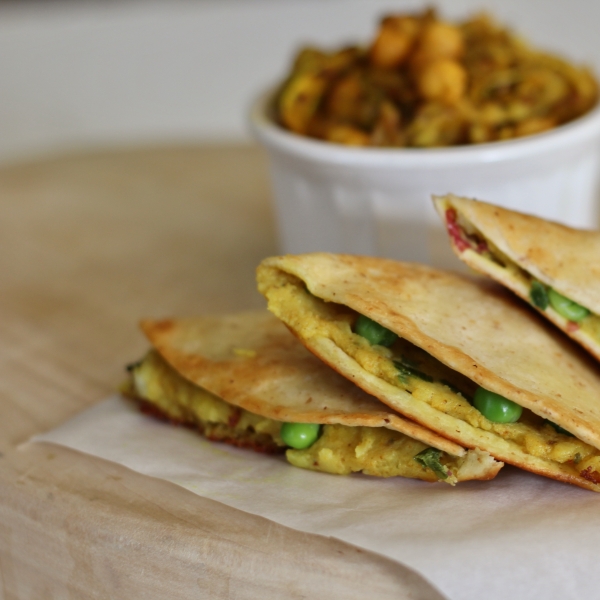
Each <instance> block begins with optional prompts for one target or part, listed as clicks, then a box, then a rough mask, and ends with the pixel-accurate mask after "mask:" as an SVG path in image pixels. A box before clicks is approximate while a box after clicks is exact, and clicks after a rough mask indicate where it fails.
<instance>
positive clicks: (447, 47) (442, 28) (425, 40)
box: [417, 21, 465, 59]
mask: <svg viewBox="0 0 600 600" xmlns="http://www.w3.org/2000/svg"><path fill="white" fill-rule="evenodd" d="M464 51H465V42H464V39H463V35H462V33H461V31H460V29H458V27H455V26H454V25H450V24H449V23H441V22H439V21H433V22H432V23H428V24H427V25H426V26H425V27H424V28H423V31H422V32H421V35H420V36H419V42H418V47H417V54H418V55H420V56H422V57H427V58H429V59H434V58H454V59H458V58H461V57H462V55H463V54H464Z"/></svg>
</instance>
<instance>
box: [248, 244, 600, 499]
mask: <svg viewBox="0 0 600 600" xmlns="http://www.w3.org/2000/svg"><path fill="white" fill-rule="evenodd" d="M286 274H291V275H293V276H295V277H297V278H299V279H300V280H301V281H302V282H303V283H304V284H305V285H306V287H307V288H308V290H309V291H310V292H311V293H312V294H313V295H315V296H317V297H318V298H321V299H323V300H325V301H326V302H335V303H338V304H342V305H345V306H348V307H350V308H352V309H353V310H355V311H357V312H359V313H361V314H364V315H366V316H368V317H370V318H371V319H373V320H375V321H376V322H378V323H380V324H381V325H383V326H384V327H386V328H388V329H390V330H392V331H394V332H396V333H397V334H398V335H400V336H401V337H403V338H405V339H407V340H408V341H410V342H412V343H413V344H415V345H416V346H419V347H420V348H423V349H424V350H425V351H427V352H428V353H429V354H431V355H432V356H434V357H435V358H437V359H438V360H440V361H441V362H442V363H444V364H446V365H447V366H449V367H450V368H452V369H454V370H455V371H458V372H459V373H462V374H463V375H465V376H467V377H468V378H469V379H471V380H472V381H475V382H476V383H477V384H479V385H481V386H482V387H484V388H486V389H489V390H491V391H494V392H496V393H499V394H501V395H503V396H506V397H508V398H510V399H512V400H513V401H515V402H517V403H518V404H520V405H521V406H524V407H526V408H529V409H530V410H532V411H533V412H534V413H536V414H538V415H540V416H542V417H544V418H547V419H549V420H551V421H553V422H554V423H557V424H560V425H561V426H562V427H564V428H565V429H567V430H568V431H571V432H573V433H574V434H576V435H577V436H578V437H579V438H580V439H582V440H584V441H585V442H587V443H589V444H591V445H593V446H595V447H596V448H600V400H599V399H600V373H598V369H597V366H596V365H595V364H593V363H592V362H591V361H590V360H589V358H588V357H587V355H584V353H582V352H580V351H579V349H578V348H576V347H575V346H573V345H572V344H571V343H570V342H568V340H566V339H564V338H563V337H562V336H561V335H560V334H559V333H558V332H556V331H555V330H554V329H552V328H551V327H549V326H547V325H546V324H545V323H544V322H542V321H541V320H540V319H539V318H538V317H537V316H536V315H535V313H533V312H532V311H530V310H528V309H527V307H525V306H523V305H522V304H521V303H520V302H519V301H518V300H516V299H514V297H513V296H511V295H509V294H508V293H507V292H505V291H504V290H502V289H501V288H498V287H495V286H493V285H491V284H488V283H487V282H485V281H482V280H473V279H470V278H467V277H463V276H459V275H455V274H451V273H443V272H440V271H436V270H434V269H431V268H428V267H425V266H422V265H411V264H404V263H398V262H394V261H389V260H384V259H377V258H369V257H358V256H348V255H332V254H326V253H316V254H309V255H301V256H282V257H273V258H269V259H266V260H265V261H263V263H262V264H261V266H259V269H258V283H259V290H260V291H261V292H262V293H263V294H264V295H266V296H267V298H269V295H270V290H272V289H274V288H275V287H277V286H278V285H283V282H284V280H285V278H286V277H287V278H288V280H289V275H286ZM270 308H271V309H272V310H275V311H278V310H279V309H278V307H276V306H272V305H271V303H270ZM276 315H277V316H280V318H284V320H285V322H286V324H287V325H288V326H290V327H291V328H292V330H294V331H296V332H297V331H298V329H297V327H295V326H294V323H293V322H292V321H293V317H292V318H289V315H287V316H286V315H283V314H278V312H276ZM302 341H303V343H304V344H305V345H306V346H307V347H308V348H309V349H310V350H311V351H313V352H314V353H315V354H316V355H317V356H319V357H320V358H322V359H323V360H324V361H325V362H327V363H328V364H330V365H331V366H334V367H335V368H336V369H338V370H339V371H340V372H341V373H342V374H343V375H345V376H346V377H348V378H351V379H352V381H354V382H355V383H356V384H357V385H359V386H361V387H362V388H363V389H365V391H367V392H368V393H371V394H373V395H375V396H376V397H378V398H379V399H380V400H382V401H383V402H385V403H386V404H388V405H389V406H391V407H392V408H394V409H396V410H398V411H399V412H400V413H402V414H404V415H405V416H407V417H409V418H410V419H413V420H415V421H418V422H419V423H421V424H422V425H424V426H425V427H428V428H430V429H432V430H434V431H436V432H438V433H440V434H441V435H444V436H446V437H447V438H449V439H451V440H453V441H455V442H457V443H460V444H462V445H464V446H467V447H470V448H475V447H477V448H481V449H483V450H486V451H488V452H489V453H490V454H492V455H493V456H495V457H496V458H499V459H501V460H504V461H506V462H509V463H511V464H514V465H517V466H519V467H521V468H524V469H527V470H530V471H533V472H536V473H539V474H542V475H546V476H549V477H552V478H555V479H559V480H562V481H568V482H569V483H575V484H577V485H580V486H582V487H586V488H589V489H593V490H595V491H600V486H598V485H597V484H596V483H595V482H590V481H587V480H586V479H584V478H583V477H580V476H577V475H574V474H573V471H572V469H569V468H568V467H566V466H563V465H561V464H559V463H555V462H553V461H547V460H542V459H539V458H536V457H535V456H531V455H528V454H526V453H525V452H523V451H522V450H521V449H519V448H517V447H515V445H514V444H512V445H511V444H510V443H509V442H507V441H506V440H503V439H502V438H500V437H499V436H497V435H494V434H492V433H490V432H487V431H484V430H481V429H478V428H475V427H472V426H471V425H469V424H468V423H466V422H464V421H460V420H457V419H455V418H453V417H450V416H449V415H446V414H444V413H442V412H440V411H437V410H435V409H433V408H432V407H430V406H429V405H427V404H424V403H418V402H415V401H414V400H413V399H412V398H410V397H407V395H406V393H405V392H404V391H403V390H401V389H399V388H397V387H395V386H392V385H391V384H388V383H386V382H385V381H382V380H381V379H379V378H377V377H375V376H373V375H371V374H369V373H368V372H366V371H365V369H363V368H362V367H360V365H358V363H356V362H355V361H352V359H350V357H347V356H346V358H342V357H341V355H340V353H341V352H342V351H341V350H340V349H339V348H337V347H336V346H335V344H334V343H333V342H332V341H331V340H329V339H325V338H323V337H319V335H318V332H315V335H314V336H311V335H310V334H306V332H305V334H304V335H303V336H302ZM353 363H354V364H353Z"/></svg>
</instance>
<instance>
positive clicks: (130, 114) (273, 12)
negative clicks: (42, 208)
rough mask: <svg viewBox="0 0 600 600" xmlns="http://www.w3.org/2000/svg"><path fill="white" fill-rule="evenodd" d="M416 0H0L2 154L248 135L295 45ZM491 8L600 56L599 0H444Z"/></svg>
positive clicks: (351, 28) (340, 38) (451, 11)
mask: <svg viewBox="0 0 600 600" xmlns="http://www.w3.org/2000/svg"><path fill="white" fill-rule="evenodd" d="M423 5H424V3H423V2H415V1H413V0H396V1H394V2H391V1H384V0H368V1H367V0H286V1H284V0H245V1H244V0H196V1H191V0H188V1H183V0H175V1H173V0H171V1H169V0H162V1H158V0H153V1H140V0H130V1H121V2H112V1H104V2H101V1H96V2H86V3H78V2H76V1H72V2H68V1H66V0H63V1H59V2H45V3H42V2H40V3H36V2H33V3H32V2H25V3H16V2H15V3H8V4H6V3H3V4H1V5H0V57H1V59H0V160H2V161H6V160H13V159H15V158H20V157H23V156H26V155H29V154H39V153H44V152H46V151H50V150H66V149H73V148H89V147H95V146H114V145H119V144H126V145H134V144H140V143H164V142H178V141H192V142H198V141H207V140H243V139H248V138H247V136H248V134H247V129H246V124H245V117H246V111H247V107H248V104H249V102H250V101H251V99H252V98H253V96H254V95H255V94H256V93H257V91H258V90H260V89H261V88H262V87H263V86H265V85H268V84H269V83H272V82H273V81H275V80H276V79H278V78H279V77H280V76H281V75H282V74H283V73H284V71H285V69H286V67H287V65H288V63H289V60H290V58H291V57H292V55H293V53H294V50H295V49H296V48H297V47H298V46H299V45H300V44H302V43H306V42H313V43H316V44H319V45H323V46H329V47H336V46H338V45H340V44H342V43H345V42H351V41H366V40H368V39H370V37H371V36H372V35H373V32H374V30H375V27H376V23H377V20H378V17H379V16H380V15H381V14H382V13H385V12H389V11H402V10H404V9H407V8H415V7H422V6H423ZM437 5H438V7H439V8H440V9H441V10H442V12H443V14H444V15H447V16H449V17H461V16H464V15H465V14H467V13H469V12H472V11H474V10H478V9H481V8H485V9H487V10H489V11H491V12H493V13H494V14H495V15H497V16H498V17H499V18H500V19H501V20H503V21H505V22H507V23H509V24H511V25H513V26H514V27H516V28H518V30H520V31H522V32H523V33H524V34H525V35H526V36H527V37H528V38H529V39H531V40H532V41H535V42H536V43H538V44H541V45H543V46H545V47H548V48H552V49H556V50H558V51H561V52H563V53H566V54H568V55H569V56H571V57H573V58H576V59H579V60H586V61H588V62H590V63H593V64H595V65H600V37H599V36H598V34H597V27H598V23H600V2H597V0H439V2H437Z"/></svg>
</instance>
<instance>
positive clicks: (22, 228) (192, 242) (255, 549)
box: [0, 146, 441, 600]
mask: <svg viewBox="0 0 600 600" xmlns="http://www.w3.org/2000/svg"><path fill="white" fill-rule="evenodd" d="M269 195H270V194H269V188H268V181H267V167H266V162H265V159H264V157H263V156H262V154H261V153H260V152H259V151H258V150H257V149H255V148H252V147H243V146H241V147H235V146H223V147H216V146H211V147H206V148H193V147H185V148H156V149H145V150H131V151H127V150H122V151H117V152H105V153H94V154H79V155H76V156H64V157H56V158H53V159H47V160H43V161H37V162H32V163H29V164H20V165H14V166H9V167H3V168H1V169H0V414H1V415H2V418H1V419H0V453H1V457H0V600H14V599H19V600H24V599H36V600H37V599H46V598H48V599H50V598H52V599H53V598H57V599H58V598H60V599H79V598H98V599H103V600H105V599H107V598H111V599H123V600H125V599H127V600H131V599H133V598H144V599H154V598H156V599H161V600H162V599H164V598H169V599H170V600H171V599H179V598H181V599H183V598H185V599H190V598H211V599H212V598H215V599H220V598H228V599H233V598H236V599H237V598H240V599H241V598H244V599H246V598H248V599H253V598H305V597H306V598H308V597H311V598H320V597H328V598H365V597H368V598H414V599H432V600H435V599H439V598H441V596H440V595H439V594H438V593H437V592H436V591H435V590H433V589H432V588H431V587H430V586H429V585H428V584H427V583H426V582H424V580H422V579H421V578H420V577H419V576H417V575H416V574H414V573H412V572H411V571H409V570H408V569H404V568H403V567H401V566H400V565H398V564H396V563H393V562H392V561H389V560H387V559H384V558H382V557H380V556H378V555H375V554H372V553H368V552H365V551H362V550H358V549H356V548H354V547H352V546H350V545H348V544H344V543H342V542H339V541H337V540H332V539H327V538H323V537H320V536H316V535H307V534H301V533H299V532H296V531H293V530H290V529H288V528H285V527H282V526H279V525H276V524H274V523H271V522H269V521H267V520H265V519H262V518H259V517H255V516H251V515H248V514H246V513H243V512H241V511H237V510H234V509H231V508H228V507H226V506H224V505H221V504H219V503H217V502H214V501H211V500H208V499H205V498H201V497H198V496H196V495H195V494H192V493H191V492H188V491H186V490H184V489H182V488H179V487H177V486H174V485H172V484H170V483H167V482H165V481H162V480H156V479H153V478H149V477H146V476H143V475H140V474H137V473H134V472H132V471H130V470H128V469H126V468H124V467H121V466H119V465H115V464H112V463H108V462H106V461H102V460H99V459H95V458H92V457H89V456H85V455H82V454H79V453H77V452H74V451H71V450H68V449H66V448H62V447H58V446H53V445H51V444H24V445H22V444H23V443H24V442H26V440H28V438H29V437H30V436H32V435H33V434H35V433H38V432H42V431H45V430H47V429H50V428H52V427H54V426H56V425H58V424H59V423H61V422H63V421H65V420H66V419H68V418H69V417H70V416H72V415H74V414H75V413H77V412H78V411H80V410H82V409H84V408H86V407H87V406H90V405H92V404H93V403H95V402H98V401H100V400H101V399H103V398H104V397H105V396H106V395H108V394H109V393H111V392H112V391H113V390H114V389H115V388H116V387H117V386H118V384H119V383H120V381H121V379H122V378H123V365H125V364H126V363H127V362H130V361H131V360H134V359H136V358H137V357H138V356H139V355H140V354H141V353H142V352H143V350H144V348H145V346H146V344H145V342H144V340H143V339H142V336H141V335H140V334H139V332H138V331H137V325H136V324H137V321H138V320H139V319H140V318H141V317H143V316H166V315H193V314H200V313H206V312H226V311H232V310H238V309H246V308H253V307H259V306H262V305H263V302H262V298H261V297H260V296H259V295H258V293H257V292H256V291H255V284H254V269H255V267H256V265H257V264H258V262H259V261H260V260H261V259H262V258H263V257H265V256H267V255H270V254H273V253H275V252H276V251H277V247H276V239H275V233H274V224H273V219H272V214H271V209H270V204H269ZM19 445H21V446H19Z"/></svg>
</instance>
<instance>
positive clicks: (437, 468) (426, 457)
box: [413, 448, 448, 479]
mask: <svg viewBox="0 0 600 600" xmlns="http://www.w3.org/2000/svg"><path fill="white" fill-rule="evenodd" d="M441 456H442V451H441V450H438V449H437V448H425V450H422V451H421V452H419V454H417V455H416V456H414V457H413V458H414V460H416V461H417V462H418V463H419V464H420V465H423V466H424V467H426V468H429V469H431V470H432V471H433V472H434V473H435V474H436V475H437V476H438V477H439V478H440V479H447V478H448V470H447V469H446V467H444V465H443V464H442V463H441V461H440V457H441Z"/></svg>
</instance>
